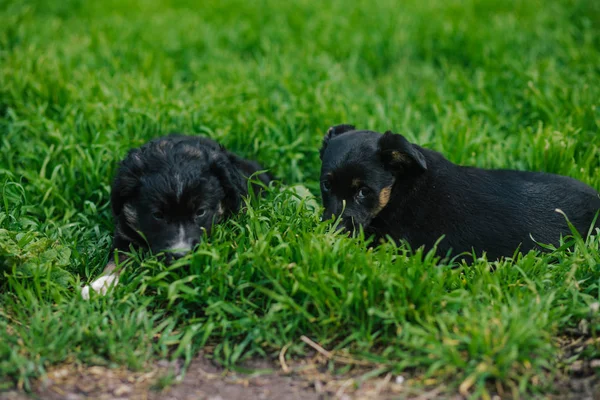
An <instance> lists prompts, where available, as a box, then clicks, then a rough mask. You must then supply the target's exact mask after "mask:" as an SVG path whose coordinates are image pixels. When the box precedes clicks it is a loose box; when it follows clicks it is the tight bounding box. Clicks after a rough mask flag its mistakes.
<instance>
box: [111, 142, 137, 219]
mask: <svg viewBox="0 0 600 400" xmlns="http://www.w3.org/2000/svg"><path fill="white" fill-rule="evenodd" d="M143 167H144V161H143V159H142V156H141V151H140V150H139V149H133V150H130V151H129V153H128V154H127V156H126V157H125V159H124V160H123V161H121V163H120V164H119V169H118V171H117V175H116V176H115V179H114V181H113V184H112V189H111V197H110V202H111V206H112V211H113V214H114V215H117V216H118V215H121V212H122V211H123V206H124V205H125V203H126V202H127V201H128V200H130V199H131V198H132V197H133V196H135V194H136V192H137V190H138V189H139V186H140V176H141V175H142V170H143Z"/></svg>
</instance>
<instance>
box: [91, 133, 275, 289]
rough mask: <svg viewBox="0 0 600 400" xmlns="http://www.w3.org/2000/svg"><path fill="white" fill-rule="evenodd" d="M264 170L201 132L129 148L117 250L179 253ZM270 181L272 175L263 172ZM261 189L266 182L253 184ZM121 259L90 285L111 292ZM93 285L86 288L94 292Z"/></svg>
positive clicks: (119, 186) (120, 175)
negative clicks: (205, 136) (110, 287)
mask: <svg viewBox="0 0 600 400" xmlns="http://www.w3.org/2000/svg"><path fill="white" fill-rule="evenodd" d="M260 170H262V168H261V166H260V165H258V164H257V163H256V162H254V161H249V160H244V159H242V158H240V157H238V156H236V155H235V154H232V153H230V152H228V151H226V150H225V149H224V148H223V147H222V146H221V145H219V144H218V143H217V142H215V141H213V140H211V139H207V138H203V137H198V136H183V135H175V134H174V135H170V136H166V137H163V138H158V139H155V140H152V141H151V142H149V143H147V144H145V145H143V146H142V147H140V148H138V149H133V150H131V151H129V153H128V154H127V156H126V157H125V159H124V160H123V161H122V162H121V164H120V167H119V170H118V172H117V175H116V177H115V179H114V181H113V185H112V194H111V205H112V211H113V216H114V221H115V232H114V239H113V247H112V249H111V255H112V254H114V253H115V250H117V253H118V254H119V258H120V260H121V261H122V260H124V257H125V256H124V255H123V254H122V253H123V252H127V251H129V248H130V245H133V246H134V247H136V248H143V249H149V250H151V251H152V252H153V253H160V252H162V251H167V253H166V257H167V259H171V258H179V257H181V256H183V255H185V254H186V253H187V252H189V251H190V250H191V249H193V248H194V246H196V244H198V242H199V240H200V239H201V237H202V235H208V234H210V231H211V228H212V226H213V224H215V223H218V222H220V221H222V220H223V219H224V218H227V217H228V216H229V215H231V214H233V213H235V212H237V211H238V210H239V209H240V207H241V204H242V198H243V197H244V196H245V195H247V194H248V178H249V177H250V176H251V175H253V174H254V173H255V172H257V171H260ZM257 179H260V181H262V183H264V184H265V185H268V184H269V182H270V181H271V179H272V177H271V176H270V175H269V174H267V173H261V174H259V175H258V176H257ZM251 189H252V190H253V191H255V192H257V191H258V190H260V185H257V184H252V185H251ZM115 268H116V265H115V263H114V262H112V261H111V262H109V263H108V265H107V266H106V267H105V269H104V274H106V275H105V276H103V277H101V278H99V279H97V280H95V281H94V282H93V283H92V284H91V285H90V286H91V288H92V289H93V290H95V291H96V292H101V293H103V294H104V293H106V290H107V288H108V287H109V286H111V285H114V284H116V283H117V282H118V274H117V273H114V271H115ZM90 286H86V287H84V288H83V290H82V296H83V297H84V298H89V290H90Z"/></svg>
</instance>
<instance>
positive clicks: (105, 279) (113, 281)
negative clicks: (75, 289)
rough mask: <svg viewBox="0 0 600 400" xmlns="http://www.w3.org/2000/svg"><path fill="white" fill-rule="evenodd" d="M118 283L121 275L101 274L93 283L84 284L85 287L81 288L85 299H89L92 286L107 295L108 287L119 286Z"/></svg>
mask: <svg viewBox="0 0 600 400" xmlns="http://www.w3.org/2000/svg"><path fill="white" fill-rule="evenodd" d="M117 283H119V276H118V275H116V274H109V275H106V276H101V277H100V278H98V279H96V280H95V281H94V282H92V284H91V285H87V286H84V287H83V289H81V297H83V299H84V300H89V298H90V288H92V289H93V290H94V292H96V293H100V294H101V295H105V294H106V292H108V289H110V288H112V287H114V286H117Z"/></svg>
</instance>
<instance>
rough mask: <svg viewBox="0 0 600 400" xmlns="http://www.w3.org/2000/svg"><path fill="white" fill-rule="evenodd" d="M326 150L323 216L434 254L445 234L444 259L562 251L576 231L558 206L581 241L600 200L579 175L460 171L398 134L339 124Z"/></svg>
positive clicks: (330, 133)
mask: <svg viewBox="0 0 600 400" xmlns="http://www.w3.org/2000/svg"><path fill="white" fill-rule="evenodd" d="M320 154H321V160H322V162H323V163H322V169H321V193H322V196H323V203H324V206H325V213H324V215H323V219H324V220H325V219H330V218H331V217H333V216H335V217H338V216H340V215H341V217H342V218H341V224H342V227H343V228H345V229H348V230H353V229H354V228H357V227H358V225H360V226H362V227H363V229H364V231H365V233H366V234H368V235H375V237H376V239H377V240H379V239H382V238H384V237H385V236H386V235H389V236H390V237H391V238H393V239H395V240H398V239H400V240H406V241H407V242H408V243H409V245H410V246H411V247H412V248H418V247H420V246H424V247H425V249H431V248H432V247H433V246H434V244H435V243H436V241H437V240H438V239H439V238H440V237H442V235H444V239H443V240H442V241H441V243H440V244H439V246H438V253H439V254H442V255H445V254H446V253H447V252H448V251H449V250H451V251H452V252H453V253H454V254H458V253H463V252H471V251H472V250H475V252H476V253H478V254H481V253H482V252H484V251H485V252H486V253H487V256H488V258H489V259H497V258H500V257H502V256H511V255H513V254H514V252H515V250H517V248H520V250H521V251H523V252H527V251H529V250H531V249H534V248H536V244H535V242H534V240H535V241H537V242H539V243H545V244H555V245H556V244H558V241H559V238H560V236H561V235H563V236H566V235H569V234H571V232H570V230H569V228H568V226H567V223H566V221H565V218H564V216H563V215H561V214H559V213H558V212H556V210H557V209H560V210H562V211H563V212H564V213H565V214H566V215H567V217H568V218H569V219H570V221H571V222H572V223H573V225H574V226H575V227H576V228H577V230H578V231H579V232H580V233H581V234H583V236H585V235H586V234H587V232H588V230H589V228H590V226H591V224H592V222H593V220H594V217H595V215H596V213H597V212H598V210H600V195H599V194H598V193H597V192H596V191H595V190H594V189H592V188H591V187H589V186H587V185H585V184H583V183H581V182H579V181H577V180H575V179H572V178H568V177H564V176H559V175H552V174H547V173H539V172H523V171H509V170H483V169H479V168H473V167H463V166H459V165H455V164H453V163H451V162H450V161H448V160H447V159H445V158H444V156H442V155H441V154H440V153H437V152H435V151H432V150H428V149H425V148H422V147H420V146H417V145H414V144H411V143H409V142H408V141H407V140H406V139H405V138H404V137H403V136H401V135H398V134H394V133H392V132H386V133H385V134H383V135H382V134H380V133H377V132H372V131H364V130H355V128H354V126H351V125H338V126H334V127H332V128H330V129H329V130H328V131H327V134H326V136H325V139H324V140H323V146H322V148H321V151H320ZM597 226H600V224H597ZM531 238H533V239H534V240H532V239H531Z"/></svg>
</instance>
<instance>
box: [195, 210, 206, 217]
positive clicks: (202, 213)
mask: <svg viewBox="0 0 600 400" xmlns="http://www.w3.org/2000/svg"><path fill="white" fill-rule="evenodd" d="M205 215H206V209H204V208H201V209H199V210H198V211H196V217H198V218H201V217H204V216H205Z"/></svg>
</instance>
